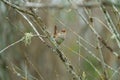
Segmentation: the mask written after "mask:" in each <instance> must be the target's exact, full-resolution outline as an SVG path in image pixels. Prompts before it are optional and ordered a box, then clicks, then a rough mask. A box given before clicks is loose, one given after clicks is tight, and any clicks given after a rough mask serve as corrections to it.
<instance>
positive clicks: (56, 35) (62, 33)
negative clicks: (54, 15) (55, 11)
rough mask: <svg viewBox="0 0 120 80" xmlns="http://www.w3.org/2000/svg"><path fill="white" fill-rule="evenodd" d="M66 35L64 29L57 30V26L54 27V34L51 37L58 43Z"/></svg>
mask: <svg viewBox="0 0 120 80" xmlns="http://www.w3.org/2000/svg"><path fill="white" fill-rule="evenodd" d="M65 37H66V30H65V29H62V30H61V31H59V32H57V26H55V27H54V36H53V38H54V39H55V41H56V43H57V44H58V45H60V44H61V43H62V42H63V41H64V40H65Z"/></svg>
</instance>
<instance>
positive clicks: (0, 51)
mask: <svg viewBox="0 0 120 80" xmlns="http://www.w3.org/2000/svg"><path fill="white" fill-rule="evenodd" d="M23 40H24V38H21V39H19V40H17V41H16V42H14V43H12V44H10V45H8V46H7V47H5V48H3V49H2V50H0V54H2V53H3V52H4V51H5V50H7V49H8V48H10V47H12V46H14V45H15V44H17V43H19V42H21V41H23Z"/></svg>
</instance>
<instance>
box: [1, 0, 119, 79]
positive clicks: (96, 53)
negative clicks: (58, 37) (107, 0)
mask: <svg viewBox="0 0 120 80" xmlns="http://www.w3.org/2000/svg"><path fill="white" fill-rule="evenodd" d="M4 1H7V2H9V3H12V4H14V5H16V6H18V7H20V8H22V9H25V10H28V11H31V12H33V13H34V14H35V15H38V16H39V18H40V19H41V20H42V22H43V23H44V25H45V26H46V28H45V29H46V31H48V32H49V34H50V36H53V33H54V26H55V25H56V26H57V28H58V30H59V31H60V30H61V29H65V30H66V32H67V34H66V38H65V40H64V42H63V43H62V44H61V45H59V49H60V51H62V52H64V54H65V55H66V57H67V59H68V61H70V62H71V64H72V66H73V67H74V69H75V72H76V74H77V75H78V76H79V77H81V78H82V79H80V80H119V76H120V74H119V69H120V68H119V66H120V62H119V59H120V58H119V52H120V46H119V32H120V12H119V8H118V7H116V6H114V5H111V6H106V4H105V5H103V4H102V3H101V4H100V6H99V4H98V6H95V7H89V6H87V7H86V6H84V5H83V6H84V7H78V6H76V5H75V4H77V3H78V4H83V3H89V4H92V3H94V2H99V1H101V2H102V0H98V1H97V0H1V1H0V80H72V79H73V76H71V73H70V72H69V71H68V69H67V68H66V65H65V64H64V62H63V61H62V60H61V59H60V57H59V56H58V55H56V52H54V50H51V49H50V48H49V47H47V46H46V45H45V44H44V43H43V42H42V41H41V40H40V39H39V38H38V37H37V36H35V37H32V39H31V43H30V44H29V45H25V43H24V41H20V42H19V43H17V44H15V45H13V46H10V47H9V48H7V49H6V50H5V51H3V52H2V50H3V49H4V48H6V47H7V46H9V45H11V44H13V43H15V42H16V41H18V40H19V39H21V38H22V37H23V36H25V33H30V32H32V33H33V34H36V33H35V32H34V30H33V28H32V27H31V25H30V24H29V22H28V21H26V19H25V18H24V17H23V16H22V15H21V14H20V12H21V11H19V10H17V9H15V8H13V7H12V6H9V5H7V4H5V2H4ZM103 1H104V0H103ZM28 2H30V3H36V5H37V3H38V4H39V3H41V4H44V5H50V4H51V5H54V4H55V5H58V7H59V6H62V5H63V8H55V7H54V8H51V7H49V6H48V8H46V7H45V8H44V7H42V8H40V7H32V6H36V5H35V4H34V5H32V6H31V5H30V4H28V5H27V3H28ZM21 5H22V6H21ZM66 5H71V6H69V7H64V6H66ZM24 15H26V16H27V17H28V19H29V20H30V21H31V22H32V23H33V25H34V27H35V28H36V29H37V30H38V32H39V34H41V35H43V36H46V35H45V34H44V32H43V31H42V30H41V26H38V25H37V24H35V23H34V22H35V20H34V19H33V18H32V17H29V15H27V13H24ZM107 15H109V16H107ZM113 24H114V25H113ZM111 26H112V27H113V28H111ZM42 27H43V26H42ZM114 28H115V31H116V32H117V33H118V35H117V34H114V33H115V31H114V30H113V29H114ZM99 36H100V37H99ZM116 37H118V41H117V39H116ZM43 39H44V40H45V42H46V44H47V45H50V46H52V47H53V45H52V44H51V42H50V41H49V39H47V38H43ZM114 54H115V55H114ZM75 80H77V79H75ZM78 80H79V79H78Z"/></svg>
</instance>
